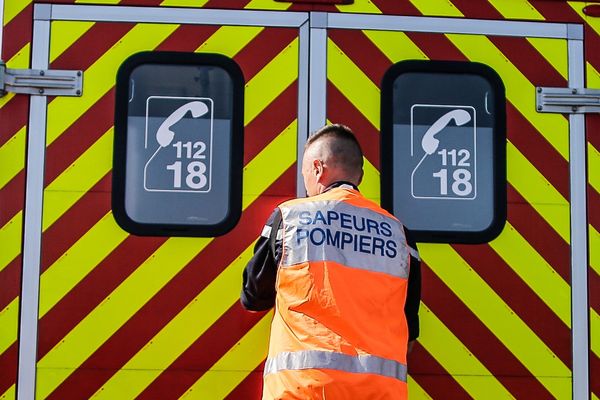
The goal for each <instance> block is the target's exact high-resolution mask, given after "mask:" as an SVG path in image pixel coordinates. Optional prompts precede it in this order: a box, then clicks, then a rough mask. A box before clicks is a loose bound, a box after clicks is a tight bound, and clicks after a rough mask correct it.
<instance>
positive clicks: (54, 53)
mask: <svg viewBox="0 0 600 400" xmlns="http://www.w3.org/2000/svg"><path fill="white" fill-rule="evenodd" d="M94 24H95V23H94V22H87V21H68V22H65V21H53V22H52V28H51V29H52V39H51V40H50V62H53V61H54V60H56V59H57V58H58V56H60V55H61V54H62V53H63V52H64V51H65V50H67V49H68V48H69V47H71V45H72V44H73V43H75V42H77V41H78V40H79V39H80V38H81V36H83V34H84V33H86V32H87V31H88V30H89V29H90V28H91V27H92V26H94ZM86 80H87V77H86ZM86 83H87V82H86Z"/></svg>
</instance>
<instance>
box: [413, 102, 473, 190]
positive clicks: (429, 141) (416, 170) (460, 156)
mask: <svg viewBox="0 0 600 400" xmlns="http://www.w3.org/2000/svg"><path fill="white" fill-rule="evenodd" d="M431 114H433V115H436V114H437V115H439V117H437V119H436V120H435V121H434V122H433V123H431V122H427V118H423V116H424V115H428V116H429V117H428V118H431V117H430V115H431ZM429 120H430V119H429ZM410 130H411V137H410V139H411V144H410V145H411V158H412V162H411V164H412V165H413V167H412V171H411V177H410V178H411V195H412V197H413V198H416V199H454V200H474V199H475V198H476V197H477V185H476V183H477V180H476V172H477V165H476V161H477V154H476V151H477V137H476V133H477V120H476V112H475V108H473V107H471V106H464V105H437V104H414V105H413V106H412V107H411V122H410Z"/></svg>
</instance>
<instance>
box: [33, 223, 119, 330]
mask: <svg viewBox="0 0 600 400" xmlns="http://www.w3.org/2000/svg"><path fill="white" fill-rule="evenodd" d="M127 236H128V234H127V232H125V231H123V230H122V229H121V228H119V226H118V225H117V223H116V222H115V220H114V217H113V215H112V213H111V212H108V213H107V214H106V215H105V216H104V217H102V219H101V220H100V221H98V222H97V223H96V224H95V225H94V226H93V227H92V228H91V229H90V230H89V231H88V232H87V233H86V234H85V235H83V236H82V237H81V238H80V239H79V240H78V241H77V242H75V244H74V245H73V246H71V248H70V249H69V250H68V251H67V252H65V253H64V254H63V255H62V256H61V257H60V258H59V259H58V260H56V262H54V264H52V265H51V266H50V268H48V269H47V270H46V271H45V272H44V273H43V274H42V277H41V282H40V306H39V314H40V318H41V317H43V316H44V315H46V313H47V312H48V311H50V309H51V308H52V307H54V306H55V305H56V303H58V302H59V301H60V300H61V299H62V298H63V297H64V296H65V295H66V294H67V293H68V292H69V291H70V290H71V289H73V288H74V287H75V285H77V283H79V281H81V280H82V279H83V278H85V277H86V276H87V274H89V273H90V272H91V271H92V270H93V269H94V268H95V267H96V266H97V265H98V264H99V263H100V262H101V261H102V260H103V259H104V258H105V257H106V255H107V254H109V253H110V252H111V251H113V250H114V249H115V248H116V247H117V246H118V245H119V244H120V243H121V242H122V241H123V240H125V238H126V237H127Z"/></svg>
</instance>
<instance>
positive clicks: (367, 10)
mask: <svg viewBox="0 0 600 400" xmlns="http://www.w3.org/2000/svg"><path fill="white" fill-rule="evenodd" d="M336 8H337V9H338V10H339V11H342V12H349V13H363V14H381V10H380V9H379V8H377V6H375V4H373V3H372V2H371V1H370V0H355V1H354V3H352V4H348V5H336Z"/></svg>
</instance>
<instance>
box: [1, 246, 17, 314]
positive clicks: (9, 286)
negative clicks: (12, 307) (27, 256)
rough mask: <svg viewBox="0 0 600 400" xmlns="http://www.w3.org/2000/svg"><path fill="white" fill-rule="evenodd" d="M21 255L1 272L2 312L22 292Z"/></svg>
mask: <svg viewBox="0 0 600 400" xmlns="http://www.w3.org/2000/svg"><path fill="white" fill-rule="evenodd" d="M21 261H22V259H21V255H20V254H19V255H18V256H17V257H15V259H14V260H12V261H11V262H10V263H9V264H8V265H7V266H6V267H5V268H4V269H3V270H2V271H0V288H2V290H0V310H4V308H6V306H8V305H9V304H10V303H11V302H12V301H13V300H14V299H15V297H17V296H18V295H19V293H20V292H21Z"/></svg>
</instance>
